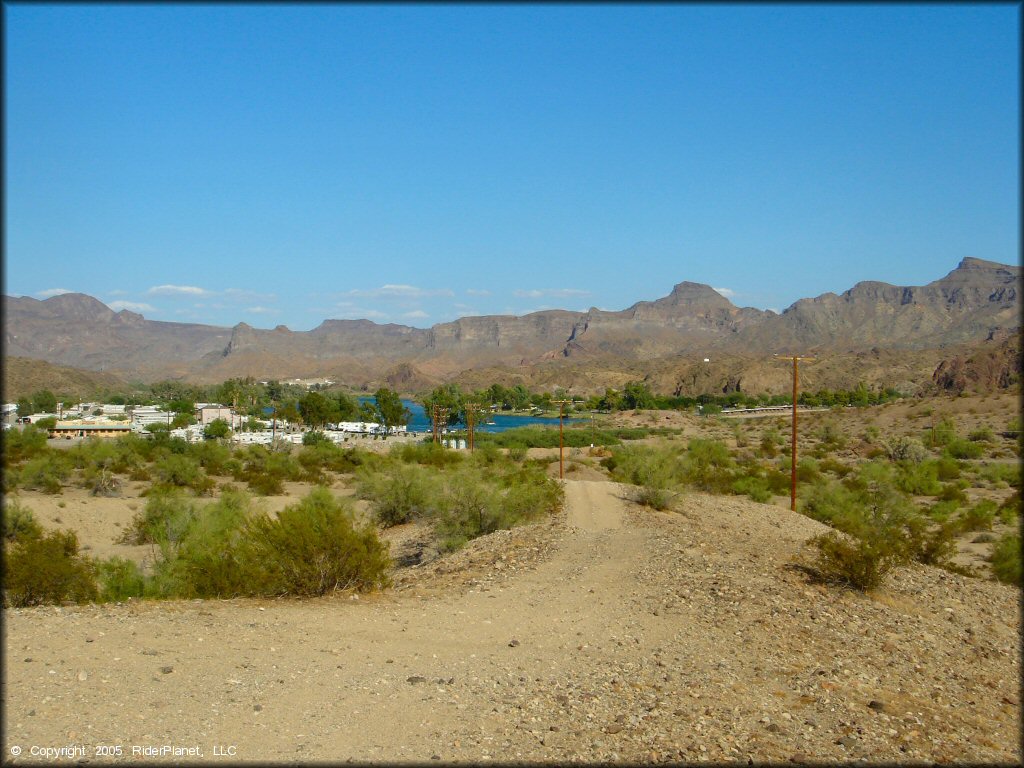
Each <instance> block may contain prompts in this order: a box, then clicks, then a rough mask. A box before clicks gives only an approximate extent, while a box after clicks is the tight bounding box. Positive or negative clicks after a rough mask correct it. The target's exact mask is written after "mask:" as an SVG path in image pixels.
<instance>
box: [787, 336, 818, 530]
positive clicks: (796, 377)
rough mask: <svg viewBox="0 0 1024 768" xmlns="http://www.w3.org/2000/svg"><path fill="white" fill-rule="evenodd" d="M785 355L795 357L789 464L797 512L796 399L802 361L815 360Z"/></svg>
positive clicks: (791, 493) (791, 495)
mask: <svg viewBox="0 0 1024 768" xmlns="http://www.w3.org/2000/svg"><path fill="white" fill-rule="evenodd" d="M785 357H791V358H792V359H793V434H792V437H791V440H792V444H791V448H790V466H789V508H790V509H791V510H792V511H794V512H796V435H797V429H796V401H797V398H798V397H799V392H800V361H801V360H814V358H813V357H808V356H807V355H785Z"/></svg>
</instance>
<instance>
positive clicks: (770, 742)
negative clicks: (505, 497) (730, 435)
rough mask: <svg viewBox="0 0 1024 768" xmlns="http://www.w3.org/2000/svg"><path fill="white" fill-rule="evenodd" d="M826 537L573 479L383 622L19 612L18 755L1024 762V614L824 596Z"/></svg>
mask: <svg viewBox="0 0 1024 768" xmlns="http://www.w3.org/2000/svg"><path fill="white" fill-rule="evenodd" d="M68 508H71V505H69V506H68ZM76 512H77V510H76ZM84 512H85V510H82V513H83V514H84ZM68 514H69V516H70V513H68ZM821 530H823V528H822V526H820V525H819V524H817V523H815V522H814V521H812V520H809V519H807V518H804V517H801V516H798V515H793V514H792V513H790V512H789V511H788V510H783V509H779V508H778V507H774V506H770V505H760V504H754V503H752V502H749V501H747V500H744V499H737V498H714V497H708V496H704V495H702V494H693V495H689V496H687V497H685V498H684V499H683V501H682V505H681V508H680V513H678V514H667V513H654V512H649V511H645V510H643V509H641V508H638V507H637V506H636V505H634V504H633V503H632V502H630V501H629V500H628V489H626V488H624V487H622V486H619V485H616V484H614V483H610V482H607V481H586V480H570V481H567V483H566V510H565V512H564V513H562V514H560V515H557V516H555V517H554V518H552V519H550V520H548V521H545V522H543V523H540V524H537V525H533V526H526V527H523V528H521V529H515V530H513V531H503V532H499V533H497V534H493V535H492V536H489V537H483V538H482V539H479V540H477V541H475V542H471V544H470V545H468V546H467V547H466V549H465V550H463V551H461V552H459V553H456V554H455V555H452V556H450V557H448V558H443V559H441V560H437V561H434V562H432V563H430V564H429V565H427V566H423V567H421V568H418V569H409V573H408V575H407V577H405V578H403V579H401V580H400V582H399V584H398V586H397V587H396V588H395V589H393V590H389V591H387V592H385V593H382V594H378V595H373V596H369V597H364V598H361V599H355V597H354V596H349V595H335V596H332V597H330V598H324V599H316V600H226V601H189V602H165V603H153V602H149V603H129V604H125V605H108V606H82V607H43V608H35V609H13V610H7V611H6V612H5V619H6V636H5V659H6V667H7V669H6V687H5V693H4V695H5V705H6V706H5V707H4V743H3V750H4V751H3V754H4V756H5V758H6V759H7V760H9V761H10V762H12V763H16V764H20V763H31V762H35V763H38V762H49V760H47V759H45V758H44V757H42V756H41V754H42V753H40V751H39V750H40V749H45V748H51V749H57V748H60V747H68V746H74V747H75V748H76V749H78V748H80V749H81V751H78V752H75V753H74V754H73V755H71V756H70V757H67V756H65V757H63V758H61V759H60V760H58V762H60V761H62V762H71V761H78V760H80V759H81V758H85V759H88V760H89V761H91V762H94V763H105V762H131V763H133V764H134V763H145V762H152V761H159V762H174V763H179V762H183V761H185V762H188V761H195V762H202V763H208V762H216V761H217V760H224V759H228V760H230V761H231V762H250V761H259V762H275V763H276V762H290V763H296V762H298V763H304V762H312V761H325V760H326V761H331V762H344V761H346V760H353V761H360V762H379V763H394V762H400V761H416V762H428V761H430V760H432V759H435V760H439V761H441V762H445V763H447V762H474V763H478V762H484V761H488V760H498V761H515V760H530V761H544V762H552V763H565V762H572V761H583V762H602V761H608V760H612V761H615V760H621V761H627V762H664V761H687V762H690V761H699V760H712V761H716V762H723V761H728V762H742V763H747V762H748V761H750V760H753V761H755V762H763V761H787V760H792V761H794V762H803V761H807V760H812V759H813V760H823V761H826V762H836V761H840V760H850V759H858V758H864V759H866V760H869V761H882V762H890V763H891V762H894V761H905V760H918V761H928V762H932V761H939V762H949V761H954V760H959V761H965V762H979V761H989V762H991V761H1004V762H1018V761H1019V760H1020V758H1021V753H1020V737H1021V729H1020V719H1019V698H1018V693H1019V692H1018V686H1019V679H1020V674H1019V673H1020V667H1019V658H1018V654H1017V648H1018V636H1019V631H1020V615H1019V609H1018V599H1019V592H1018V591H1017V590H1014V589H1012V588H1010V587H1006V586H1002V585H998V584H993V583H988V582H981V581H978V580H968V579H963V578H961V577H958V576H955V575H952V574H948V573H945V572H942V571H937V570H935V569H926V568H920V567H918V568H912V569H901V570H900V571H899V572H898V573H897V574H896V575H894V576H893V578H892V579H891V582H890V584H889V585H888V586H887V587H886V589H885V590H883V591H881V592H880V593H878V594H876V595H873V596H862V595H857V594H853V593H847V592H843V591H841V590H835V589H826V588H825V587H823V586H819V585H815V584H813V583H811V582H809V581H808V579H807V577H806V575H805V574H804V573H803V572H802V571H800V570H799V568H796V567H795V566H794V563H795V562H799V560H800V558H801V557H802V555H801V553H802V552H804V548H805V542H806V540H807V539H808V537H810V536H812V535H814V534H816V533H818V532H820V531H821ZM165 746H166V747H168V748H171V749H174V748H177V749H180V750H185V749H194V750H196V752H195V753H194V754H189V753H187V752H180V753H178V754H174V753H173V752H172V753H167V754H161V753H160V750H161V749H162V748H163V747H165ZM100 747H104V748H106V749H105V751H103V750H99V748H100ZM16 748H17V749H18V750H21V753H20V755H18V756H17V757H14V750H15V749H16ZM33 748H34V749H35V754H33V751H32V750H33ZM118 748H119V750H118ZM147 748H149V749H153V750H156V753H155V754H148V753H146V752H145V750H146V749H147ZM117 751H119V752H120V755H118V754H117ZM111 753H113V754H111ZM225 755H226V757H225Z"/></svg>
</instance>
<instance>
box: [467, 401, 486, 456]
mask: <svg viewBox="0 0 1024 768" xmlns="http://www.w3.org/2000/svg"><path fill="white" fill-rule="evenodd" d="M483 408H484V406H483V405H482V404H480V403H478V402H475V401H473V400H468V401H466V429H467V431H468V432H469V450H470V451H472V450H473V436H474V435H475V434H476V429H475V427H476V419H477V416H478V415H479V412H480V411H481V410H483Z"/></svg>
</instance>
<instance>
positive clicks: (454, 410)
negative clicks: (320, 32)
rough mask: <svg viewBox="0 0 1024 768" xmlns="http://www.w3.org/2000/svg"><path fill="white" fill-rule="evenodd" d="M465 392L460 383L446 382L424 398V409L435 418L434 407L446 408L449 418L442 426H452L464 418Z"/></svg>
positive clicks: (429, 416) (428, 415)
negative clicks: (463, 392)
mask: <svg viewBox="0 0 1024 768" xmlns="http://www.w3.org/2000/svg"><path fill="white" fill-rule="evenodd" d="M463 400H464V397H463V394H462V390H461V389H460V388H459V385H458V384H444V385H442V386H440V387H437V388H436V389H434V391H433V392H431V393H430V394H429V395H427V396H426V397H425V398H423V410H424V411H426V414H427V418H430V419H433V412H434V407H435V406H437V407H439V408H444V409H445V410H447V412H448V418H447V420H446V421H445V423H444V424H441V425H440V426H441V427H450V426H452V425H453V424H458V423H459V422H460V421H461V420H462V408H463Z"/></svg>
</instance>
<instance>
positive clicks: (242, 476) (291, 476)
mask: <svg viewBox="0 0 1024 768" xmlns="http://www.w3.org/2000/svg"><path fill="white" fill-rule="evenodd" d="M235 456H236V458H237V459H239V461H240V462H241V468H240V469H239V470H238V472H237V474H235V475H233V477H234V478H235V479H236V480H239V481H243V482H245V483H246V484H247V485H248V487H249V489H250V490H251V491H253V492H254V493H257V494H259V495H261V496H274V495H278V494H281V493H283V492H284V482H285V480H299V479H300V478H301V477H302V465H301V464H299V462H298V461H297V460H296V459H295V457H293V456H292V455H291V452H290V451H288V452H285V451H274V450H267V449H266V448H265V447H263V446H262V445H250V446H248V447H247V448H246V449H245V450H243V451H238V452H237V453H236V455H235Z"/></svg>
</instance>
